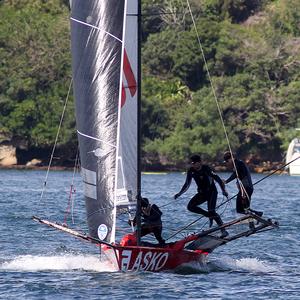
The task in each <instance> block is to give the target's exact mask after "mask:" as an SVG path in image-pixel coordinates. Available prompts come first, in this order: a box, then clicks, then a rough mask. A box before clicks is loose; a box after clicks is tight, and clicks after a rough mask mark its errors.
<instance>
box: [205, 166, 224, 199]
mask: <svg viewBox="0 0 300 300" xmlns="http://www.w3.org/2000/svg"><path fill="white" fill-rule="evenodd" d="M207 173H208V175H209V176H210V177H212V178H213V179H214V180H215V181H216V182H217V183H218V184H219V186H220V188H221V189H222V192H223V195H224V196H226V197H228V192H227V191H226V188H225V183H224V182H223V180H222V179H221V178H220V176H218V175H217V174H216V173H215V172H214V171H213V170H212V169H210V168H207Z"/></svg>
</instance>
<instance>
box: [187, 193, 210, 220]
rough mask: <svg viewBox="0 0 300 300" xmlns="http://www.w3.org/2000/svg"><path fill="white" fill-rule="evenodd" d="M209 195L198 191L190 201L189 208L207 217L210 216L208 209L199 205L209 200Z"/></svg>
mask: <svg viewBox="0 0 300 300" xmlns="http://www.w3.org/2000/svg"><path fill="white" fill-rule="evenodd" d="M207 200H208V199H207V197H206V195H204V194H200V193H197V194H196V195H195V196H194V197H193V198H192V199H191V200H190V202H189V203H188V205H187V209H188V210H189V211H191V212H194V213H196V214H199V215H203V216H205V217H209V214H208V212H207V211H206V210H204V209H202V208H201V207H199V206H198V205H201V204H202V203H204V202H205V201H207Z"/></svg>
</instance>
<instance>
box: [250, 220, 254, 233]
mask: <svg viewBox="0 0 300 300" xmlns="http://www.w3.org/2000/svg"><path fill="white" fill-rule="evenodd" d="M249 229H250V231H251V232H254V231H255V226H254V222H253V221H252V220H251V221H250V222H249Z"/></svg>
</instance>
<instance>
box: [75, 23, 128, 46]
mask: <svg viewBox="0 0 300 300" xmlns="http://www.w3.org/2000/svg"><path fill="white" fill-rule="evenodd" d="M70 19H71V20H72V21H74V22H77V23H79V24H82V25H85V26H88V27H91V28H94V29H97V30H99V31H103V32H104V33H106V34H108V35H109V36H111V37H113V38H114V39H116V40H117V41H119V42H121V43H122V40H120V39H119V38H118V37H116V36H115V35H113V34H111V33H109V32H108V31H106V30H104V29H101V28H99V27H97V26H95V25H92V24H89V23H86V22H83V21H80V20H77V19H75V18H73V17H71V18H70Z"/></svg>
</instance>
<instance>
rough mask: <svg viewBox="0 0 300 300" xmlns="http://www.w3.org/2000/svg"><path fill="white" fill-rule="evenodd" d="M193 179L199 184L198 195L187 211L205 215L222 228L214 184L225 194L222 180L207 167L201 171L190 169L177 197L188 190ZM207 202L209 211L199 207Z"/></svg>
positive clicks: (191, 201)
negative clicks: (217, 210) (217, 211)
mask: <svg viewBox="0 0 300 300" xmlns="http://www.w3.org/2000/svg"><path fill="white" fill-rule="evenodd" d="M192 179H194V181H195V183H196V184H197V187H198V193H197V194H196V195H195V196H194V197H193V198H192V199H191V200H190V202H189V203H188V206H187V209H188V210H189V211H191V212H195V213H197V214H201V215H204V216H205V217H208V218H210V219H211V220H215V221H216V223H217V224H218V225H219V226H221V225H222V224H223V222H222V220H221V218H220V216H219V215H218V214H217V213H216V203H217V195H218V191H217V188H216V185H215V183H214V180H215V181H217V182H218V184H219V185H220V187H221V189H222V190H223V192H224V191H225V187H224V184H223V182H222V180H221V178H220V177H219V176H218V175H217V174H216V173H215V172H213V171H212V170H211V168H210V167H209V166H207V165H202V167H201V169H200V170H195V169H193V168H190V169H189V170H188V172H187V176H186V181H185V183H184V185H183V186H182V188H181V190H180V192H179V193H178V194H177V197H179V196H180V195H182V194H183V193H184V192H186V191H187V190H188V188H189V186H190V184H191V182H192ZM177 197H176V198H177ZM206 201H207V208H208V211H206V210H204V209H202V208H201V207H199V206H198V205H201V204H202V203H204V202H206Z"/></svg>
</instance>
